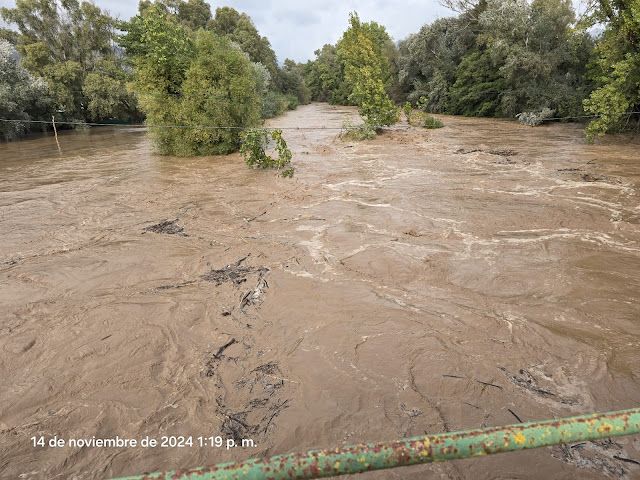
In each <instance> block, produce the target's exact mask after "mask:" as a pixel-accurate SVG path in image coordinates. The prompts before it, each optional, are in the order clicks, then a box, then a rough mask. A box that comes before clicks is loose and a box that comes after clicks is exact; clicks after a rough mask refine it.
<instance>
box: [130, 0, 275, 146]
mask: <svg viewBox="0 0 640 480" xmlns="http://www.w3.org/2000/svg"><path fill="white" fill-rule="evenodd" d="M123 28H124V29H125V30H126V32H127V33H126V35H124V36H123V38H122V44H123V45H124V46H125V48H126V49H127V52H128V54H130V55H131V56H132V58H133V63H134V66H135V75H134V85H135V87H136V91H137V92H139V95H140V104H141V106H142V108H143V110H144V112H145V113H146V115H147V123H148V124H149V125H151V126H152V128H151V133H152V135H153V138H154V140H155V143H156V146H157V148H158V150H159V151H160V152H161V153H164V154H171V155H180V156H189V155H212V154H222V153H229V152H232V151H235V150H237V149H238V148H239V147H240V140H241V137H240V132H241V129H242V128H244V127H250V126H254V125H256V124H257V123H258V122H259V121H260V97H259V89H260V88H263V87H264V86H262V87H261V86H260V85H259V82H258V76H259V75H258V70H257V69H256V67H255V65H254V64H252V62H251V61H250V60H249V58H248V56H247V55H246V54H245V53H244V52H242V51H241V50H240V48H239V47H238V46H237V45H234V44H232V43H231V42H230V41H229V40H227V39H226V38H223V37H220V36H218V35H216V34H215V33H213V32H211V31H206V30H202V29H201V30H198V31H197V32H195V33H194V32H193V31H192V30H191V29H189V28H187V27H185V26H184V25H183V24H182V22H181V21H180V20H179V19H178V18H177V17H176V15H173V14H171V13H169V12H168V11H167V10H166V9H165V8H163V7H162V6H160V5H152V6H149V7H146V8H144V9H143V10H141V11H140V13H139V14H138V15H136V16H135V17H133V18H132V19H131V21H130V22H128V23H127V24H126V25H123ZM263 81H264V80H263ZM154 125H156V126H159V125H163V126H168V127H172V126H173V128H153V126H154ZM216 127H223V128H216ZM229 127H231V128H229Z"/></svg>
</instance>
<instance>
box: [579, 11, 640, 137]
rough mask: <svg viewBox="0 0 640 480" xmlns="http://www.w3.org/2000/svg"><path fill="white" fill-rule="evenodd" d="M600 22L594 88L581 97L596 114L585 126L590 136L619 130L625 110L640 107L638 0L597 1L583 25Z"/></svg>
mask: <svg viewBox="0 0 640 480" xmlns="http://www.w3.org/2000/svg"><path fill="white" fill-rule="evenodd" d="M598 23H600V24H604V25H606V26H605V30H604V32H603V34H602V35H601V36H600V38H599V39H598V43H597V46H596V58H595V61H594V62H593V65H592V78H593V79H594V81H595V82H596V84H597V87H598V88H596V89H595V90H594V91H593V92H592V93H591V95H590V96H589V98H588V99H586V100H585V102H584V106H585V110H586V111H587V112H588V113H592V114H594V115H598V116H599V117H598V118H596V119H595V120H593V121H592V122H591V123H590V124H589V126H588V127H587V136H588V138H590V139H593V138H595V137H597V136H600V135H603V134H604V133H607V132H613V131H617V130H620V129H622V128H623V127H624V125H625V120H627V119H628V116H627V115H625V113H626V112H629V111H638V110H640V0H597V1H595V2H594V4H593V5H592V12H591V15H590V16H589V17H588V19H587V21H586V26H591V25H594V24H598Z"/></svg>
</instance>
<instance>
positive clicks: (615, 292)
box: [0, 104, 640, 479]
mask: <svg viewBox="0 0 640 480" xmlns="http://www.w3.org/2000/svg"><path fill="white" fill-rule="evenodd" d="M353 116H354V111H353V110H352V109H349V108H343V107H340V108H338V107H331V106H328V105H324V104H314V105H309V106H304V107H301V108H299V109H298V110H296V111H295V112H290V113H288V114H287V115H286V116H284V117H282V118H279V119H276V120H274V121H272V125H278V126H322V125H325V126H334V127H339V126H341V125H342V122H343V121H344V120H345V119H346V118H349V117H353ZM443 120H444V122H445V124H446V127H445V128H442V129H440V130H436V131H426V130H420V129H415V128H411V129H408V130H400V129H399V130H397V131H392V132H386V133H385V134H383V135H381V136H379V137H378V138H377V139H375V140H373V141H368V142H351V141H342V140H340V139H338V138H336V133H337V131H335V130H289V131H287V132H286V134H285V138H286V139H287V140H288V141H289V144H290V146H291V148H292V150H293V152H294V165H295V167H296V175H295V177H294V178H293V179H282V178H277V177H276V176H275V175H274V173H273V172H270V171H251V170H248V169H247V168H246V167H245V166H244V164H243V163H242V160H241V158H240V157H239V156H238V155H229V156H225V157H209V158H189V159H178V158H170V157H160V156H156V155H154V154H153V153H152V150H151V147H150V144H149V141H148V138H147V136H146V134H145V133H144V132H139V131H133V130H127V129H120V128H118V129H116V128H114V129H98V130H93V131H91V132H90V133H82V132H69V133H63V134H62V135H61V138H60V143H61V146H62V149H63V152H62V154H61V155H58V153H57V151H56V147H55V142H54V141H53V139H52V138H51V137H44V138H37V139H31V140H26V141H22V142H18V143H12V144H8V145H6V144H5V145H1V146H0V239H1V241H0V352H1V356H0V393H1V394H0V445H1V447H0V477H2V478H23V479H32V478H33V479H36V478H38V479H40V478H77V479H94V478H96V479H97V478H108V477H112V476H119V475H128V474H136V473H142V472H145V471H155V470H159V469H173V468H185V467H193V466H199V465H204V464H213V463H218V462H221V461H227V460H236V459H243V458H247V457H249V456H256V455H264V454H275V453H283V452H290V451H301V450H306V449H308V448H313V447H334V446H339V445H343V444H350V443H357V442H370V441H380V440H392V439H396V438H399V437H402V436H407V435H417V434H422V433H424V432H443V431H447V430H458V429H465V428H474V427H479V426H489V425H501V424H508V423H514V422H516V421H517V420H516V417H517V418H519V419H522V420H523V421H527V420H534V419H546V418H553V417H559V416H568V415H572V414H579V413H587V412H592V411H606V410H614V409H621V408H629V407H634V406H638V405H639V404H640V383H639V376H640V350H639V347H640V323H639V313H640V305H639V303H638V300H639V297H640V202H639V196H638V192H639V186H640V154H639V153H638V152H639V151H640V143H639V142H638V141H637V140H636V141H634V140H632V139H628V138H613V139H608V140H607V141H606V142H605V143H602V144H598V145H587V144H586V143H585V142H584V140H583V136H582V133H581V131H580V129H579V128H578V127H577V126H574V125H549V126H543V127H539V128H535V129H534V128H529V127H523V126H519V125H517V124H514V123H512V122H506V121H497V120H483V119H465V118H455V117H443ZM162 222H165V223H164V224H163V223H162ZM154 226H155V227H154ZM227 266H228V268H225V267H227ZM55 435H57V436H58V437H59V438H63V439H70V438H90V437H92V436H96V437H99V438H113V437H115V436H116V435H118V436H120V437H123V438H136V439H141V438H144V437H145V436H150V437H154V438H160V437H161V436H163V435H186V436H192V437H194V438H195V437H197V436H207V437H208V436H216V435H220V436H222V437H224V438H225V439H226V438H236V439H241V438H250V439H252V440H254V441H255V442H256V444H257V446H256V447H254V448H249V449H242V448H236V449H233V450H230V451H226V450H224V449H219V448H215V447H205V448H197V446H196V445H194V447H184V448H132V449H118V448H111V449H109V448H102V449H101V448H77V447H76V448H74V447H68V446H67V447H64V448H48V447H47V448H34V447H33V446H31V440H30V439H31V437H34V436H36V437H37V436H45V437H46V438H47V439H48V438H50V437H52V436H55ZM633 461H640V439H639V438H633V437H627V438H621V439H617V440H615V442H599V443H595V444H591V443H589V444H582V445H578V446H575V447H572V448H569V447H564V448H560V447H556V448H548V449H541V450H535V451H528V452H520V453H513V454H506V455H498V456H493V457H489V458H484V459H474V460H463V461H456V462H450V463H446V464H438V465H431V466H418V467H410V468H405V469H395V470H389V471H385V472H378V473H373V474H369V475H366V476H363V478H371V479H382V478H392V479H400V478H408V479H422V478H452V479H489V478H491V479H513V478H518V479H533V478H563V479H564V478H566V479H569V478H603V477H610V478H638V477H639V476H640V469H639V468H638V466H637V464H635V463H633Z"/></svg>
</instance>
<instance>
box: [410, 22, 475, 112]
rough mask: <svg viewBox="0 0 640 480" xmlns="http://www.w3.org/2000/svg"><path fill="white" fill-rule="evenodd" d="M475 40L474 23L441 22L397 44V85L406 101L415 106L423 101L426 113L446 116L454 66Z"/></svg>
mask: <svg viewBox="0 0 640 480" xmlns="http://www.w3.org/2000/svg"><path fill="white" fill-rule="evenodd" d="M474 27H475V28H474ZM476 37H477V22H475V24H474V23H473V22H472V21H471V19H469V18H443V19H439V20H436V21H435V22H433V23H432V24H431V25H425V26H423V27H422V28H421V29H420V31H419V32H418V33H416V34H413V35H410V36H409V37H408V38H407V39H405V40H403V41H402V42H400V45H399V67H400V70H399V81H400V88H401V89H402V92H403V93H404V95H405V96H407V97H408V100H409V101H411V102H412V103H417V101H418V100H419V99H420V98H421V97H424V98H425V102H424V104H423V105H424V108H425V109H426V110H428V111H430V112H447V111H448V109H449V89H450V88H451V86H452V85H453V83H454V82H455V80H456V71H457V68H458V65H459V64H460V62H461V60H462V57H463V56H464V55H465V54H467V53H468V52H469V51H470V50H471V48H473V46H474V45H475V42H476Z"/></svg>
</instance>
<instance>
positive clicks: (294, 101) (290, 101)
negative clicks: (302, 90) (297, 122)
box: [285, 94, 300, 110]
mask: <svg viewBox="0 0 640 480" xmlns="http://www.w3.org/2000/svg"><path fill="white" fill-rule="evenodd" d="M285 98H286V99H287V110H295V109H296V108H298V105H299V103H300V102H299V101H298V97H296V96H295V95H293V94H287V95H285Z"/></svg>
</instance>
